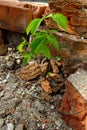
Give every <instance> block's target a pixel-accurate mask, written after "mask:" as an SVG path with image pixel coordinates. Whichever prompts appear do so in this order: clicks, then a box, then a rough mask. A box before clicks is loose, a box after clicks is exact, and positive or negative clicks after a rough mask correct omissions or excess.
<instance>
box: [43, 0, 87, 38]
mask: <svg viewBox="0 0 87 130" xmlns="http://www.w3.org/2000/svg"><path fill="white" fill-rule="evenodd" d="M60 5H61V6H60ZM49 7H50V10H49V12H48V10H47V12H48V13H62V14H63V15H65V16H66V17H67V19H68V24H69V25H70V26H69V29H68V30H67V32H68V33H72V34H74V33H73V31H74V32H76V33H77V34H79V35H80V36H82V37H84V38H87V0H78V1H77V0H61V1H59V0H56V1H55V0H49ZM47 22H48V21H47ZM46 24H47V25H48V26H49V27H56V26H55V24H54V23H53V22H52V21H51V24H49V23H46ZM51 25H53V26H51ZM57 28H58V27H57ZM71 30H72V32H71Z"/></svg>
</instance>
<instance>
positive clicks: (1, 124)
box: [0, 118, 4, 128]
mask: <svg viewBox="0 0 87 130" xmlns="http://www.w3.org/2000/svg"><path fill="white" fill-rule="evenodd" d="M3 124H4V119H2V118H1V119H0V128H1V127H2V126H3Z"/></svg>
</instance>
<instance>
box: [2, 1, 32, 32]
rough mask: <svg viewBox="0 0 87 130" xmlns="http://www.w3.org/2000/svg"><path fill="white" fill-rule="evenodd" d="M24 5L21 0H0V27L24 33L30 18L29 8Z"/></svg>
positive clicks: (30, 11)
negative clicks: (11, 0)
mask: <svg viewBox="0 0 87 130" xmlns="http://www.w3.org/2000/svg"><path fill="white" fill-rule="evenodd" d="M24 5H25V3H21V2H8V1H6V2H5V1H0V28H2V29H8V30H10V31H15V32H21V33H24V32H25V29H26V27H27V25H28V23H29V22H30V21H31V20H32V10H31V8H26V7H24Z"/></svg>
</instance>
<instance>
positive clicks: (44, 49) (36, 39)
mask: <svg viewBox="0 0 87 130" xmlns="http://www.w3.org/2000/svg"><path fill="white" fill-rule="evenodd" d="M47 18H51V19H52V20H54V21H55V22H56V23H57V24H58V25H59V26H61V27H62V28H63V29H64V30H66V29H67V19H66V17H65V16H63V15H62V14H49V15H48V16H43V17H42V18H37V19H33V20H32V21H31V22H30V24H29V25H28V26H27V28H26V34H27V35H29V34H31V35H32V37H33V40H32V41H31V43H29V42H27V40H26V39H25V38H23V42H22V43H20V45H19V46H18V50H19V51H20V52H22V50H23V47H24V46H26V45H27V50H26V51H25V52H24V53H23V62H24V63H27V62H28V60H32V59H33V58H34V57H38V56H39V55H40V54H43V55H44V56H45V57H46V58H47V59H50V58H51V55H50V49H49V44H52V45H53V46H54V48H55V49H57V50H58V51H59V44H58V41H57V40H56V37H55V36H54V34H53V33H54V32H56V31H57V30H51V29H42V30H38V28H39V27H40V25H41V23H42V22H43V21H44V20H45V19H47Z"/></svg>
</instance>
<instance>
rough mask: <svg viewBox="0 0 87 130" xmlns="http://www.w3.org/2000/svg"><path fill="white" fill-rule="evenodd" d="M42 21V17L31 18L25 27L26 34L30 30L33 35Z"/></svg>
mask: <svg viewBox="0 0 87 130" xmlns="http://www.w3.org/2000/svg"><path fill="white" fill-rule="evenodd" d="M42 21H43V19H42V18H37V19H33V20H32V21H31V22H30V24H29V25H28V26H27V28H26V34H27V35H28V34H29V33H30V31H31V32H32V35H34V33H35V32H36V31H37V29H38V27H39V26H40V24H41V22H42Z"/></svg>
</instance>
